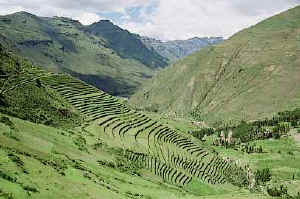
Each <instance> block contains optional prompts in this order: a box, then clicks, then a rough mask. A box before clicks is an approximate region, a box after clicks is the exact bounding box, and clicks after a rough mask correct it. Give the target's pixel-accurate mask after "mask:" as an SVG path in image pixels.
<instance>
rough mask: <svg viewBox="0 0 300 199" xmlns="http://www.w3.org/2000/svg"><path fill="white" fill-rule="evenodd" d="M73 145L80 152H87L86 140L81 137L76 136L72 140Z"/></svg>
mask: <svg viewBox="0 0 300 199" xmlns="http://www.w3.org/2000/svg"><path fill="white" fill-rule="evenodd" d="M73 142H74V144H75V145H76V146H77V147H78V149H79V150H80V151H85V152H88V149H87V145H86V140H85V138H84V137H83V136H82V135H78V136H76V137H75V138H74V139H73Z"/></svg>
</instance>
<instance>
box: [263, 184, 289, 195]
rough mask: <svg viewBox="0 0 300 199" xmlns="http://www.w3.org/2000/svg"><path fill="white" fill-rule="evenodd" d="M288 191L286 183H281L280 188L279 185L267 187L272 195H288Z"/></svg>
mask: <svg viewBox="0 0 300 199" xmlns="http://www.w3.org/2000/svg"><path fill="white" fill-rule="evenodd" d="M287 191H288V189H287V187H286V186H284V185H280V187H279V188H277V187H272V188H270V187H268V188H267V192H268V194H269V195H270V196H272V197H281V196H284V195H288V193H287Z"/></svg>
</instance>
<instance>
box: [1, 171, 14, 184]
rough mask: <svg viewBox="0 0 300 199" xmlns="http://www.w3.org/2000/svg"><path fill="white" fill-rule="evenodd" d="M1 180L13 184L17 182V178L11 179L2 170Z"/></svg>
mask: <svg viewBox="0 0 300 199" xmlns="http://www.w3.org/2000/svg"><path fill="white" fill-rule="evenodd" d="M0 178H2V179H4V180H7V181H9V182H12V183H15V182H16V181H17V178H15V177H11V176H10V175H8V174H7V173H6V172H5V171H2V170H0Z"/></svg>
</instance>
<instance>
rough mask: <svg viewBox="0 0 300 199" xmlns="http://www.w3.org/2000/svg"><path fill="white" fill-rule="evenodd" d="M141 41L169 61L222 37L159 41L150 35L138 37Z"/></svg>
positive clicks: (216, 41) (184, 55)
mask: <svg viewBox="0 0 300 199" xmlns="http://www.w3.org/2000/svg"><path fill="white" fill-rule="evenodd" d="M140 39H141V41H142V42H143V43H144V44H145V45H146V46H147V47H148V48H149V49H153V50H155V51H156V52H157V53H159V54H160V55H161V56H163V57H166V58H168V59H169V60H170V61H171V62H175V61H177V60H179V59H182V58H184V57H186V56H188V55H190V54H192V53H194V52H197V51H199V50H200V49H202V48H204V47H207V46H211V45H215V44H218V43H221V42H223V41H224V40H223V38H222V37H202V38H199V37H194V38H191V39H188V40H174V41H166V42H163V41H160V40H157V39H153V38H150V37H142V36H141V37H140Z"/></svg>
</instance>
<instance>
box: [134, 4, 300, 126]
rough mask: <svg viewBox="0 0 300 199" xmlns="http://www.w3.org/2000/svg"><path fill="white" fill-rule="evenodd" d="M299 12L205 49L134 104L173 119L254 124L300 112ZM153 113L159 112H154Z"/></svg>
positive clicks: (148, 85) (147, 87)
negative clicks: (299, 109)
mask: <svg viewBox="0 0 300 199" xmlns="http://www.w3.org/2000/svg"><path fill="white" fill-rule="evenodd" d="M299 10H300V7H299V6H298V7H296V8H294V9H290V10H289V11H286V12H284V13H282V14H279V15H277V16H274V17H271V18H270V19H267V20H265V21H263V22H261V23H259V24H257V25H255V26H253V27H250V28H248V29H245V30H243V31H241V32H239V33H237V34H235V35H234V36H232V37H231V38H230V39H228V40H226V41H225V42H223V43H221V44H219V45H216V46H213V47H209V48H205V49H202V50H201V51H200V52H198V53H195V54H193V55H191V56H188V57H186V58H184V59H183V60H181V61H178V62H176V63H175V64H173V65H172V66H170V67H168V68H167V69H165V70H163V71H162V72H160V73H158V74H156V76H155V77H154V78H153V79H150V80H148V81H147V82H145V84H144V86H143V87H142V88H141V89H139V91H138V92H137V93H136V94H135V95H134V96H132V97H131V98H130V100H129V103H130V104H131V105H132V106H135V107H137V108H140V109H146V110H147V109H150V110H151V109H153V110H158V112H159V113H165V114H167V115H169V116H170V117H190V113H191V112H194V113H195V112H196V113H197V114H196V115H197V117H195V119H197V120H204V121H206V122H209V123H210V124H213V123H215V122H217V121H223V122H225V123H228V122H230V121H240V120H254V119H263V118H264V117H270V116H272V115H273V114H275V113H276V112H279V111H283V110H292V109H294V108H295V107H299V106H300V101H299V99H300V90H299V89H300V87H299V86H298V84H299V83H298V82H299V81H300V80H299V76H300V75H299V74H300V71H299V67H298V65H299V56H298V54H297V52H298V51H299V47H300V43H299V42H300V40H299V31H298V30H299V23H297V21H299V18H300V15H299V13H300V12H299ZM153 107H154V108H153Z"/></svg>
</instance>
